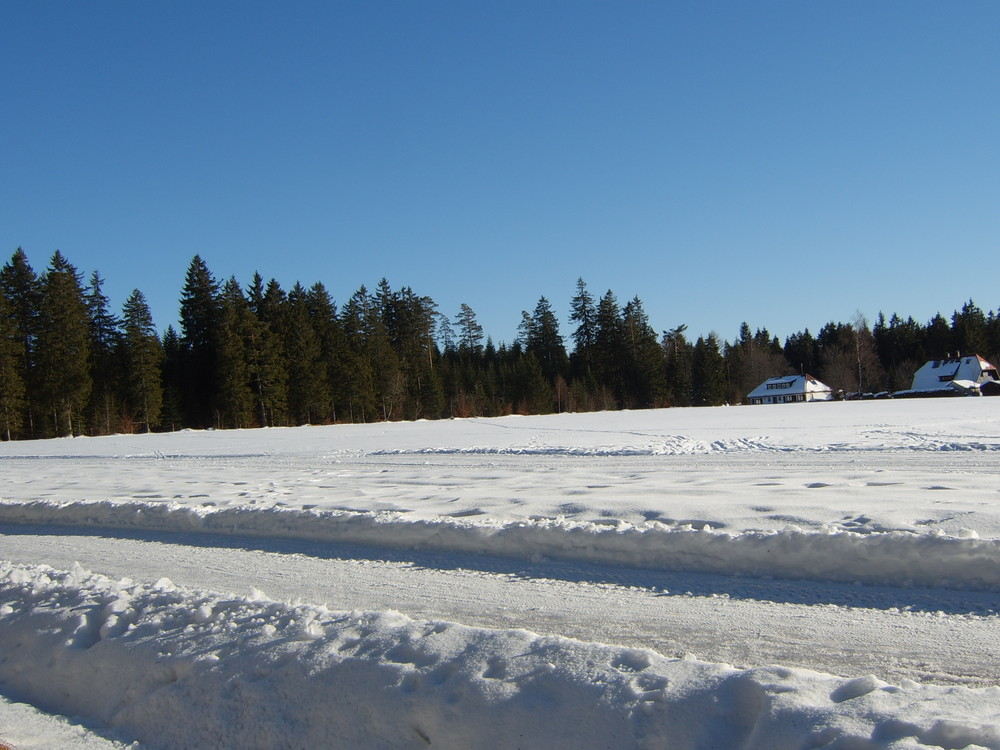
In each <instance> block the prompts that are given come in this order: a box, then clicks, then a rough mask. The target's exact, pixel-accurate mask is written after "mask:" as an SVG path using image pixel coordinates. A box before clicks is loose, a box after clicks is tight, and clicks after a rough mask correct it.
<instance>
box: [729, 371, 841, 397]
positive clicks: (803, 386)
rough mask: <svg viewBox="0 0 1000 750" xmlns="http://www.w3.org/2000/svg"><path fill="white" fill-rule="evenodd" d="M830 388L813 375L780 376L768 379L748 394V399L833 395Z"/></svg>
mask: <svg viewBox="0 0 1000 750" xmlns="http://www.w3.org/2000/svg"><path fill="white" fill-rule="evenodd" d="M831 392H832V389H831V388H830V386H828V385H826V384H824V383H821V382H820V381H819V380H817V379H816V378H814V377H813V376H812V375H808V374H806V375H780V376H778V377H774V378H768V379H767V380H765V381H764V382H763V383H761V384H760V385H758V386H757V387H756V388H754V389H753V390H752V391H750V393H748V394H747V398H766V397H768V396H779V395H780V396H804V395H813V394H815V395H822V394H825V393H831Z"/></svg>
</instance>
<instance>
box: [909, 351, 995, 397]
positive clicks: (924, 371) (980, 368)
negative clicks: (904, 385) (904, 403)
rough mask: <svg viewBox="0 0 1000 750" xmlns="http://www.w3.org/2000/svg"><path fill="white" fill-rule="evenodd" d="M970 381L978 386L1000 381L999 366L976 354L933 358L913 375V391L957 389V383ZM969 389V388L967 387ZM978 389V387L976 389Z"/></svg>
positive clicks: (911, 387)
mask: <svg viewBox="0 0 1000 750" xmlns="http://www.w3.org/2000/svg"><path fill="white" fill-rule="evenodd" d="M961 381H969V382H971V383H972V384H975V385H976V386H978V385H981V384H982V383H989V382H996V381H1000V374H998V373H997V368H996V367H994V366H993V365H992V364H990V363H989V362H987V361H986V360H985V359H983V358H982V357H980V356H979V355H978V354H974V355H971V356H968V357H946V358H945V359H932V360H930V361H928V362H927V363H926V364H925V365H924V366H923V367H921V368H920V369H919V370H917V371H916V373H914V375H913V384H912V385H911V386H910V391H911V392H918V393H926V392H932V391H950V390H955V384H956V383H961ZM965 390H969V388H967V387H966V388H965ZM976 390H978V389H976Z"/></svg>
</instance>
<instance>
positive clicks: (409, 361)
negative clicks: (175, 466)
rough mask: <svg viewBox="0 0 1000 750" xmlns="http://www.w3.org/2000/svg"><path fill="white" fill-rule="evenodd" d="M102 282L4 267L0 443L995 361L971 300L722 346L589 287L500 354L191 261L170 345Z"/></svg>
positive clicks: (660, 398)
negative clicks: (965, 357)
mask: <svg viewBox="0 0 1000 750" xmlns="http://www.w3.org/2000/svg"><path fill="white" fill-rule="evenodd" d="M103 284H104V279H102V277H101V276H100V274H99V273H98V272H96V271H95V272H94V273H92V274H91V276H90V277H89V279H87V280H86V281H85V280H84V278H83V276H82V275H81V273H80V272H79V271H78V270H77V269H76V268H75V267H74V266H73V265H72V264H71V263H70V262H69V260H68V259H67V258H66V257H65V256H64V255H63V254H62V253H61V252H59V251H56V252H55V253H54V254H53V255H52V257H51V259H50V261H49V265H48V267H47V268H46V269H45V270H44V271H42V272H41V273H36V271H35V270H34V269H33V268H32V266H31V264H30V263H29V260H28V257H27V255H26V254H25V253H24V251H23V250H22V249H20V248H18V249H17V251H15V252H14V254H13V255H12V256H11V258H10V260H9V261H8V262H7V263H6V264H5V265H4V266H3V267H2V268H0V439H3V440H12V439H28V438H43V437H55V436H64V435H104V434H112V433H121V432H126V433H128V432H146V431H158V430H177V429H182V428H218V429H221V428H240V427H264V426H282V425H301V424H329V423H334V422H371V421H379V420H412V419H440V418H448V417H471V416H499V415H505V414H543V413H552V412H565V411H595V410H608V409H645V408H653V407H667V406H715V405H721V404H725V403H730V404H736V403H740V402H741V401H743V400H744V398H745V396H746V394H747V393H748V392H749V391H751V390H752V389H753V388H755V387H756V386H757V385H759V384H760V383H761V382H763V381H764V380H765V379H766V378H768V377H772V376H775V375H784V374H793V373H809V374H812V375H814V376H816V377H818V378H819V379H820V380H822V381H824V382H825V383H827V384H828V385H830V386H831V387H833V388H834V390H835V391H836V390H839V391H843V392H845V393H865V394H867V393H879V392H885V391H890V392H891V391H894V390H900V389H905V388H908V387H909V385H910V381H911V378H912V376H913V373H914V372H915V371H916V369H917V368H918V367H919V366H920V365H922V364H923V363H924V362H925V361H926V360H927V359H931V358H940V357H944V356H946V355H948V354H956V353H963V354H981V355H983V356H984V357H986V358H987V359H989V360H991V361H993V362H996V361H997V355H998V354H1000V315H998V314H997V313H994V312H992V311H990V312H985V313H984V311H983V310H982V309H980V308H979V307H978V306H977V305H976V304H975V303H974V302H973V301H972V300H969V301H968V302H967V303H965V304H964V305H963V307H962V309H961V310H957V311H955V312H954V313H953V314H952V315H951V317H950V318H946V317H944V316H943V315H941V314H940V313H939V314H936V315H935V316H934V317H933V318H932V319H931V320H929V321H928V322H926V323H922V322H919V321H916V320H914V319H913V318H912V317H907V318H902V317H900V316H899V315H896V314H892V315H890V316H889V317H888V318H887V317H886V316H885V315H884V314H882V313H880V314H879V316H878V318H877V320H876V321H875V322H874V324H873V325H871V324H869V321H868V320H866V319H865V318H864V317H863V316H862V315H860V314H859V315H858V316H856V318H855V319H854V320H851V321H849V322H830V323H828V324H826V325H825V326H823V327H822V328H821V329H820V330H819V331H817V332H816V333H815V334H813V333H811V332H810V331H809V330H808V329H805V330H802V331H800V332H798V333H795V334H792V335H790V336H788V337H787V338H786V339H785V341H784V342H781V341H780V340H779V339H778V337H776V336H772V335H771V334H770V333H769V332H768V331H767V329H766V328H756V329H753V328H751V326H750V324H749V323H746V322H744V323H742V324H741V325H739V327H738V331H739V332H738V335H737V336H736V338H735V340H733V341H724V340H720V338H719V337H718V335H717V334H715V333H709V334H708V335H704V336H697V337H694V336H693V335H692V334H689V333H688V330H687V326H686V325H684V324H677V325H675V326H674V327H672V328H669V329H666V330H659V329H656V328H654V327H653V325H652V324H651V323H650V320H649V317H648V315H647V314H646V312H645V310H644V307H643V303H642V301H641V300H640V299H639V298H638V297H633V298H632V299H630V300H628V301H626V302H624V303H622V302H621V301H619V300H618V299H617V297H616V296H615V294H614V293H613V292H612V291H610V290H609V291H607V292H605V293H604V294H603V295H602V296H597V295H595V294H593V293H592V292H591V291H590V290H589V288H588V287H587V284H586V283H585V282H584V281H583V279H580V280H578V281H577V283H576V288H575V290H567V291H571V292H572V295H573V296H572V297H571V299H570V315H569V320H568V321H567V328H566V333H564V332H563V330H562V326H561V324H560V321H559V320H558V318H557V317H556V314H555V313H554V312H553V309H552V304H551V303H550V302H549V300H547V299H546V298H545V297H540V298H539V300H538V302H537V304H536V305H535V306H534V308H533V309H532V310H525V311H523V312H522V313H521V320H520V324H519V327H518V336H517V338H516V340H515V341H514V342H513V343H511V344H507V343H500V344H499V345H496V344H494V342H493V340H492V339H491V338H490V337H488V336H487V335H486V334H485V332H484V330H483V327H482V326H481V325H480V324H479V322H478V321H477V319H476V313H475V311H474V310H473V309H472V308H471V307H470V306H469V305H466V304H463V305H461V308H460V309H459V310H458V311H455V313H454V315H449V314H445V313H442V312H441V311H439V310H438V308H437V305H436V304H435V303H434V301H433V300H432V299H431V298H429V297H426V296H421V295H419V294H418V293H417V292H415V291H414V290H413V289H411V288H409V287H403V288H401V289H393V288H391V287H390V285H389V283H388V282H387V281H386V280H385V279H383V280H382V281H380V282H379V284H378V286H377V287H376V288H375V289H373V290H369V289H367V288H366V287H364V286H362V287H361V288H360V289H358V290H357V291H356V292H355V293H354V294H353V295H352V296H351V297H350V298H349V299H347V300H346V301H344V302H343V303H342V304H340V305H338V304H337V303H335V302H334V300H333V299H332V298H331V296H330V294H329V293H328V292H327V290H326V288H325V287H324V286H323V284H322V283H319V282H317V283H314V284H313V285H312V286H309V287H308V288H307V287H304V286H302V285H301V284H299V283H296V284H295V285H294V286H293V287H292V288H291V289H283V288H282V287H281V285H280V284H278V282H277V281H275V280H274V279H270V280H268V281H265V280H264V278H263V277H262V276H261V275H260V274H259V273H258V274H254V276H253V277H252V279H251V280H250V281H249V283H248V284H246V285H245V286H244V285H241V284H240V283H239V282H238V281H237V280H236V279H235V278H230V279H228V280H225V281H220V280H218V279H216V278H215V277H214V276H213V274H212V272H211V271H210V270H209V268H208V266H207V265H206V263H205V262H204V260H203V259H202V258H201V257H200V256H195V257H194V258H193V259H192V261H191V263H190V265H189V267H188V269H187V274H186V276H185V280H184V286H183V289H181V291H180V314H179V321H178V327H176V328H175V327H174V325H170V326H168V327H167V328H166V330H165V332H163V333H162V335H161V334H160V333H159V331H158V329H157V327H156V326H155V325H154V322H153V320H152V316H151V314H150V310H149V306H148V304H147V302H146V299H145V297H144V296H143V294H142V292H140V291H139V290H135V291H133V292H132V293H131V294H130V295H129V297H128V299H127V300H126V301H125V303H124V305H123V307H122V309H121V311H120V312H117V311H114V310H112V309H111V307H110V302H109V300H108V298H107V296H106V295H105V294H104V292H103V291H102V287H103ZM695 312H696V311H695Z"/></svg>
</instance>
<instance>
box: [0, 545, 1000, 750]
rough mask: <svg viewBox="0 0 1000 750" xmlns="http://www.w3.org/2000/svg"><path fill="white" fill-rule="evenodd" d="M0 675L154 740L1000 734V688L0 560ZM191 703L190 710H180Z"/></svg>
mask: <svg viewBox="0 0 1000 750" xmlns="http://www.w3.org/2000/svg"><path fill="white" fill-rule="evenodd" d="M0 662H2V663H3V664H4V669H3V672H2V673H0V686H2V688H3V691H4V693H5V694H7V695H8V696H11V697H13V698H15V699H17V700H27V701H30V702H31V703H32V704H34V705H36V706H38V707H41V708H43V709H47V710H50V711H53V712H59V713H62V714H64V715H73V716H76V717H78V718H79V719H80V720H82V721H84V722H85V723H87V724H89V725H90V726H91V727H92V728H94V729H97V730H99V731H101V732H102V733H103V734H105V735H107V736H109V737H111V738H112V739H118V740H121V741H133V740H138V741H139V742H142V743H147V744H148V746H150V747H206V746H212V747H247V748H251V747H260V748H263V747H289V748H298V747H302V748H307V747H334V746H336V747H353V748H358V749H359V750H367V748H373V749H374V748H388V747H395V748H419V747H427V746H433V747H455V748H457V747H462V748H468V749H469V750H476V749H477V748H515V747H518V748H547V747H579V748H603V747H635V748H662V747H667V746H669V747H675V748H681V749H684V748H699V747H742V748H746V749H747V750H754V749H756V748H760V749H763V748H775V747H819V746H833V745H836V746H838V747H862V746H864V747H890V746H891V747H893V748H902V747H907V748H909V747H927V746H933V747H942V748H945V747H947V748H952V747H963V746H966V745H968V744H975V745H976V746H981V747H989V748H1000V730H998V728H997V727H996V726H995V725H994V724H992V723H986V724H983V723H979V722H977V721H976V720H974V719H972V718H970V717H972V716H976V717H979V718H980V719H982V718H984V717H985V716H986V715H987V714H988V713H989V711H988V707H989V706H991V705H992V706H995V705H996V702H997V700H998V699H1000V689H997V688H986V689H971V688H954V687H951V688H944V687H934V686H925V687H922V686H919V685H917V684H916V683H912V682H906V683H905V684H903V685H901V686H898V687H897V686H891V685H888V684H886V683H884V682H882V681H880V680H878V679H876V678H874V677H860V678H854V679H844V678H836V677H832V676H829V675H823V674H820V673H817V672H812V671H809V670H802V669H789V668H783V667H763V668H756V669H751V670H738V669H734V668H733V667H730V666H728V665H724V664H712V663H705V662H700V661H696V660H676V659H668V658H666V657H663V656H660V655H658V654H656V653H654V652H652V651H646V650H641V649H629V648H620V647H612V646H604V645H597V644H586V643H581V642H578V641H573V640H570V639H567V638H561V637H542V636H538V635H535V634H533V633H530V632H527V631H523V630H507V631H504V630H487V629H482V628H471V627H466V626H463V625H459V624H454V623H448V622H440V621H438V622H427V621H415V620H412V619H410V618H408V617H405V616H404V615H402V614H399V613H397V612H392V611H387V612H378V613H373V612H338V611H332V610H330V609H327V608H326V607H323V606H318V605H307V604H291V603H282V602H275V601H269V600H268V599H267V598H266V597H265V596H264V595H263V594H262V593H261V592H259V591H253V592H251V593H250V594H249V595H248V596H244V597H228V598H227V597H223V596H220V595H217V594H209V593H204V592H198V591H192V590H187V589H183V588H178V587H176V586H174V585H173V584H172V583H171V582H170V581H169V580H167V579H161V580H160V581H157V582H156V583H155V584H136V583H134V582H132V581H130V580H128V579H123V580H120V581H113V580H110V579H108V578H105V577H103V576H100V575H95V574H92V573H89V572H88V571H85V570H83V569H82V568H80V567H79V566H76V567H75V568H74V569H73V570H70V571H57V570H53V569H52V568H49V567H47V566H18V565H11V564H9V563H2V562H0ZM179 716H183V717H184V720H183V721H178V720H177V717H179Z"/></svg>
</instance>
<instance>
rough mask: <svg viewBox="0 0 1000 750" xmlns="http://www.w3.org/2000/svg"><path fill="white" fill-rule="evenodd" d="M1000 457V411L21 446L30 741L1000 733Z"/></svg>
mask: <svg viewBox="0 0 1000 750" xmlns="http://www.w3.org/2000/svg"><path fill="white" fill-rule="evenodd" d="M998 451H1000V399H941V400H930V401H899V402H864V403H830V404H796V405H787V406H774V407H728V408H718V409H672V410H658V411H643V412H614V413H602V414H581V415H559V416H550V417H508V418H503V419H493V420H455V421H446V422H419V423H403V424H388V425H387V424H375V425H340V426H333V427H304V428H296V429H274V430H255V431H226V432H182V433H173V434H167V435H148V436H115V437H108V438H76V439H65V440H53V441H38V442H23V443H3V444H0V560H6V561H7V562H5V563H0V693H2V694H3V696H5V698H6V699H7V701H6V702H3V703H0V742H8V743H10V744H13V745H14V746H16V747H17V748H19V749H20V750H25V749H26V748H33V747H76V746H79V747H86V748H91V747H95V748H96V747H116V746H121V745H119V744H117V743H123V744H124V745H125V746H129V743H136V744H135V745H134V746H135V747H143V748H160V747H164V748H165V747H173V746H176V745H180V746H187V747H241V748H242V747H246V748H251V747H262V748H263V747H269V748H270V747H357V748H365V747H370V748H382V747H400V748H408V747H413V748H421V747H428V746H431V747H452V748H475V747H482V748H492V747H497V748H517V747H521V748H535V747H538V748H543V747H557V746H561V747H574V748H605V747H614V748H619V747H622V748H624V747H637V748H660V747H671V748H675V747H680V748H706V747H720V748H728V747H753V748H777V747H827V746H829V747H842V748H855V747H857V748H861V747H865V748H868V747H885V748H904V747H937V748H960V747H967V746H972V747H975V746H983V747H990V748H1000V687H997V686H1000V659H998V657H997V646H996V644H997V642H998V636H1000V600H998V598H997V594H998V592H1000V512H998V510H997V508H998V503H997V501H998V500H1000V494H998V493H1000V482H998V481H997V480H998V474H1000V453H998ZM597 644H603V645H597ZM63 717H69V719H71V723H68V722H67V720H66V718H63ZM178 717H182V719H181V720H178ZM74 743H77V744H74Z"/></svg>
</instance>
